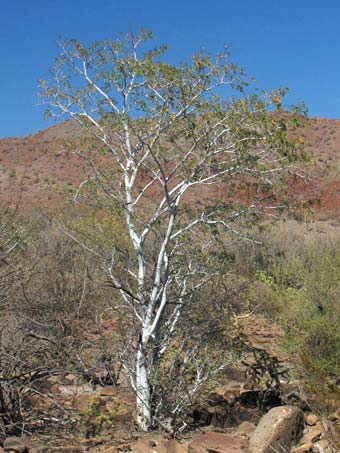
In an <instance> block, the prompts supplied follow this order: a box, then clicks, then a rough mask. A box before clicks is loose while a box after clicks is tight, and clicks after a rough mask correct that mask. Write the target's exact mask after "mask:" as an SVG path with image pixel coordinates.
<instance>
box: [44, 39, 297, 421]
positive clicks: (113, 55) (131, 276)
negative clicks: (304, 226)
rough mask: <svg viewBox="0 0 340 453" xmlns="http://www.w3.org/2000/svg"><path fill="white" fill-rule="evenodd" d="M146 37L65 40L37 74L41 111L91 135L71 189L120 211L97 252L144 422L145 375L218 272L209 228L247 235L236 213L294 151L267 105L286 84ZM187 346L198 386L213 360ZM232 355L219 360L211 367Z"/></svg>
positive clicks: (268, 196) (262, 199) (266, 195)
mask: <svg viewBox="0 0 340 453" xmlns="http://www.w3.org/2000/svg"><path fill="white" fill-rule="evenodd" d="M151 38H152V36H151V34H150V33H148V32H142V33H141V34H140V35H139V36H137V37H136V36H133V35H130V36H128V37H127V38H126V39H122V40H117V41H114V42H111V41H101V42H95V43H94V44H93V45H91V46H90V47H88V48H87V47H84V46H83V45H81V44H80V43H79V42H77V41H75V40H71V41H69V42H67V43H65V44H64V45H63V46H62V52H61V55H60V57H59V58H57V59H56V62H55V66H54V68H53V72H52V73H53V78H52V79H51V81H50V82H42V83H41V87H42V94H43V96H44V97H45V100H46V102H47V103H48V104H49V106H50V110H49V111H48V114H50V115H52V116H56V117H59V116H60V115H66V116H69V117H71V118H73V119H74V120H75V121H76V122H78V123H79V124H80V125H81V126H82V127H83V128H84V130H86V131H87V132H88V137H91V139H89V138H88V139H87V141H86V143H83V145H82V146H81V143H80V141H78V147H77V148H73V151H74V152H76V153H78V154H79V155H81V156H82V157H83V158H84V159H85V160H86V162H87V163H88V164H89V167H90V169H91V174H90V175H89V176H88V177H86V178H85V179H84V181H82V183H81V184H80V185H79V187H78V189H77V191H76V194H75V199H78V198H79V197H80V196H81V194H82V193H84V190H85V189H86V188H90V189H91V191H92V193H93V190H92V189H94V188H95V190H96V191H100V192H101V193H102V194H103V195H104V196H105V197H106V207H107V208H108V209H109V212H114V216H115V217H116V216H117V215H119V216H120V219H121V220H120V221H121V222H124V230H125V231H126V236H127V238H128V241H127V242H128V245H127V246H125V243H126V238H125V237H124V238H123V237H122V241H123V243H124V247H121V246H120V244H119V243H118V242H117V241H112V243H111V244H110V250H111V252H110V254H107V253H105V252H103V253H99V252H98V250H96V251H95V253H97V254H98V253H99V254H100V255H101V256H102V257H103V258H104V259H105V263H106V264H105V272H106V273H107V275H108V276H109V278H110V281H111V283H112V286H113V287H114V288H116V290H117V291H118V292H119V294H120V297H121V303H122V305H123V306H124V307H125V308H126V309H127V312H126V313H127V314H126V316H127V319H130V321H131V322H130V324H129V326H130V330H131V332H130V336H131V342H130V344H129V347H131V348H134V349H135V360H134V362H135V363H134V365H133V367H131V366H130V364H129V363H128V362H127V361H126V360H125V361H124V358H123V356H122V360H123V365H124V367H125V370H126V372H127V373H128V376H129V378H130V382H131V385H132V387H133V389H134V391H135V393H136V402H137V422H138V425H139V427H140V428H141V429H143V430H148V429H149V427H150V426H152V425H153V423H154V418H153V417H154V415H155V402H154V400H153V395H156V394H157V390H158V389H157V381H156V382H152V376H155V375H157V373H155V370H159V369H160V367H161V366H162V365H161V364H162V361H164V360H165V357H167V356H166V354H167V351H169V347H170V345H172V347H174V345H176V341H175V338H176V333H177V331H178V328H179V325H180V324H181V322H182V324H183V319H185V316H186V309H187V307H188V306H189V304H190V303H192V302H194V301H195V298H197V294H198V292H199V291H200V290H201V288H202V287H203V286H204V285H205V284H206V283H208V282H210V281H211V279H212V277H213V276H214V275H216V273H217V274H218V271H219V270H218V269H211V268H209V266H207V263H208V262H209V254H210V253H216V245H215V244H214V242H213V240H212V238H213V237H214V236H216V235H217V234H218V233H219V232H221V231H226V232H228V233H231V234H233V235H235V236H236V238H238V239H240V238H244V237H245V236H244V234H243V233H242V229H241V228H240V227H239V226H237V225H238V223H237V222H239V221H240V220H241V219H244V218H248V219H249V216H250V215H252V216H253V217H254V216H255V214H256V215H257V214H258V213H259V212H263V211H265V210H268V209H273V206H274V205H273V204H272V203H273V200H272V198H273V196H274V194H275V191H274V189H273V187H274V185H273V184H274V181H275V180H277V177H278V176H279V175H282V170H283V168H287V166H289V164H290V163H291V162H292V161H293V159H294V158H295V156H296V147H295V145H293V144H292V143H290V142H289V140H288V139H287V136H286V124H285V118H286V119H287V115H283V114H281V115H273V114H270V113H268V112H269V110H270V108H271V106H273V105H276V107H277V108H280V105H281V99H280V96H281V95H283V94H284V93H283V92H282V93H281V92H275V93H274V94H272V95H262V96H260V95H256V94H253V93H252V94H251V95H248V96H247V95H244V94H243V92H244V89H245V87H246V86H247V85H248V83H249V82H250V80H249V79H247V78H246V76H245V74H244V72H243V71H242V70H241V69H239V68H238V67H236V66H235V65H233V64H232V63H230V62H229V60H228V52H227V51H224V52H223V53H221V54H219V55H217V56H216V57H214V58H213V57H211V56H209V55H206V54H204V53H199V54H196V55H194V56H193V58H192V61H191V62H190V63H183V64H181V65H178V66H174V65H171V64H168V63H166V62H165V61H163V59H162V57H163V54H164V51H165V50H166V49H165V47H160V48H152V47H151V45H150V39H151ZM91 144H92V145H95V146H91ZM214 187H219V191H218V192H216V190H215V189H214ZM246 187H248V189H249V190H247V193H246V195H245V188H246ZM97 193H98V192H97ZM217 195H218V196H219V198H220V199H219V202H218V203H215V201H216V200H214V198H216V196H217ZM204 197H205V198H206V199H207V200H209V201H206V202H202V200H203V199H204ZM268 200H270V201H268ZM212 233H213V234H212ZM184 324H185V323H184ZM190 330H191V329H189V331H190ZM185 344H186V345H188V344H190V341H187V340H186V343H185ZM127 349H128V345H127V346H126V350H127ZM190 351H191V352H190V354H188V353H186V354H184V353H183V356H182V365H183V366H184V365H185V364H187V365H188V363H189V362H190V364H191V373H192V374H193V377H192V381H191V384H192V385H191V390H190V391H191V392H192V393H194V392H195V391H197V390H198V389H199V388H200V386H201V385H202V384H203V383H204V382H206V380H207V379H208V376H209V373H210V371H211V370H210V371H208V370H209V367H207V366H206V367H205V368H204V371H203V368H202V367H201V368H200V366H199V363H201V364H202V361H197V360H196V361H195V357H196V358H197V348H195V345H193V344H192V343H191V345H190ZM195 351H196V352H195ZM195 354H196V355H195ZM163 363H164V362H163ZM228 363H229V358H228V359H227V360H225V359H223V358H220V360H219V361H218V364H217V363H216V360H215V361H214V366H215V368H214V369H215V370H216V369H219V370H221V369H223V368H224V367H225V366H227V364H228ZM194 364H195V367H194ZM193 367H194V369H195V373H193V371H192V370H193ZM170 385H171V384H170ZM176 410H178V407H177V409H176V408H173V414H174V413H175V412H174V411H176Z"/></svg>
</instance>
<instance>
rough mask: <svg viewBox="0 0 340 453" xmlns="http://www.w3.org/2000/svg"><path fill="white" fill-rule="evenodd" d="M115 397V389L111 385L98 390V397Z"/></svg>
mask: <svg viewBox="0 0 340 453" xmlns="http://www.w3.org/2000/svg"><path fill="white" fill-rule="evenodd" d="M116 395H117V388H116V387H114V386H113V385H108V386H106V387H103V388H102V389H101V390H100V396H116Z"/></svg>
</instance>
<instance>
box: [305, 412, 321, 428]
mask: <svg viewBox="0 0 340 453" xmlns="http://www.w3.org/2000/svg"><path fill="white" fill-rule="evenodd" d="M305 421H306V424H307V425H308V426H314V425H315V424H316V423H317V422H318V421H319V418H318V416H317V415H315V414H308V415H307V417H306V419H305Z"/></svg>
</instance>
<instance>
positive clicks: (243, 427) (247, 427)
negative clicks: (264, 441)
mask: <svg viewBox="0 0 340 453" xmlns="http://www.w3.org/2000/svg"><path fill="white" fill-rule="evenodd" d="M255 428H256V427H255V425H254V423H251V422H243V423H241V424H240V426H239V427H238V428H237V430H236V431H235V436H240V437H245V438H246V439H249V437H250V435H251V434H252V433H253V432H254V431H255Z"/></svg>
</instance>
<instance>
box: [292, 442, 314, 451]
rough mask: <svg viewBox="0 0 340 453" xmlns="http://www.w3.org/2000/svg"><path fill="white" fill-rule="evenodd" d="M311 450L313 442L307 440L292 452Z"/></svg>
mask: <svg viewBox="0 0 340 453" xmlns="http://www.w3.org/2000/svg"><path fill="white" fill-rule="evenodd" d="M312 450H313V442H307V443H306V444H302V445H300V447H296V448H294V449H293V450H292V453H308V452H309V451H312Z"/></svg>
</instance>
